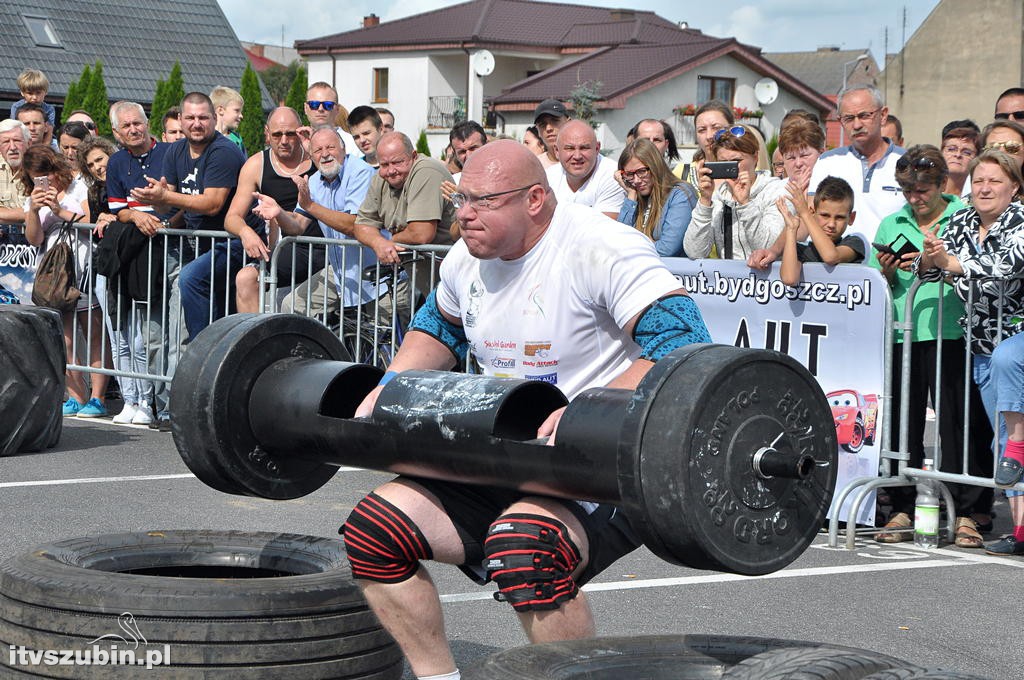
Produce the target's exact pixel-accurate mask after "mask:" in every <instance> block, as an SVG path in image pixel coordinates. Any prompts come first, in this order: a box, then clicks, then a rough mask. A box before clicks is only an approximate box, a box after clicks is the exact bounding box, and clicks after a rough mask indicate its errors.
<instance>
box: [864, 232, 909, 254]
mask: <svg viewBox="0 0 1024 680" xmlns="http://www.w3.org/2000/svg"><path fill="white" fill-rule="evenodd" d="M871 245H872V246H874V247H875V250H877V251H878V252H880V253H886V254H888V255H892V256H893V257H895V258H896V259H900V260H902V259H903V256H904V255H907V254H908V253H914V252H917V247H916V246H915V245H914V244H913V243H911V242H910V239H908V238H907V237H906V236H904V235H903V234H900V235H899V236H897V237H896V238H894V239H893V241H892V243H872V244H871Z"/></svg>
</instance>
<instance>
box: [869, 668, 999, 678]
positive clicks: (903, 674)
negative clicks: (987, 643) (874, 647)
mask: <svg viewBox="0 0 1024 680" xmlns="http://www.w3.org/2000/svg"><path fill="white" fill-rule="evenodd" d="M864 680H989V679H988V678H985V677H982V676H980V675H972V674H971V673H959V672H957V671H943V670H924V671H921V670H910V669H906V668H902V669H897V668H894V669H889V670H887V671H879V672H878V673H872V674H871V675H869V676H867V677H866V678H864Z"/></svg>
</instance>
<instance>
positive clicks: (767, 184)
mask: <svg viewBox="0 0 1024 680" xmlns="http://www.w3.org/2000/svg"><path fill="white" fill-rule="evenodd" d="M759 140H760V138H759V137H758V136H756V135H754V134H752V133H751V132H750V129H749V128H748V127H746V126H745V125H736V126H733V127H731V128H728V129H725V130H719V131H718V132H716V133H715V137H714V140H713V141H712V142H711V147H710V151H709V153H708V156H707V158H708V161H716V162H721V161H726V162H733V163H736V164H737V166H738V171H737V175H736V177H735V179H732V178H729V179H725V180H724V181H723V182H722V183H721V184H720V185H719V186H718V187H717V188H716V187H715V181H714V179H712V177H711V174H712V170H711V168H709V167H708V166H707V161H704V162H701V163H699V164H698V167H697V173H698V176H699V178H700V181H699V184H698V187H697V189H698V193H699V197H700V198H699V200H698V201H697V205H696V206H695V207H694V210H693V218H692V219H691V220H690V226H689V228H688V229H687V230H686V236H685V237H684V239H683V249H684V250H685V251H686V254H687V255H688V256H689V257H694V258H701V257H707V256H708V255H709V254H710V253H711V248H712V247H713V246H714V247H715V248H717V251H718V255H719V257H721V258H723V259H734V260H746V259H747V258H748V257H749V256H750V254H751V253H753V252H754V251H755V250H757V249H759V248H768V247H769V246H771V245H772V244H773V243H775V240H776V239H777V238H778V237H779V234H781V233H782V230H783V228H784V227H785V221H784V220H783V217H782V214H781V213H780V212H779V209H778V207H777V206H776V204H775V202H776V201H777V200H778V199H779V198H781V197H785V196H786V195H787V194H786V182H784V181H783V180H780V179H777V178H775V177H771V176H768V175H764V174H759V173H757V172H756V171H755V167H756V165H757V157H758V153H759V152H760V151H761V146H763V144H761V143H760V141H759Z"/></svg>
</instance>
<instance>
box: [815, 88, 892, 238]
mask: <svg viewBox="0 0 1024 680" xmlns="http://www.w3.org/2000/svg"><path fill="white" fill-rule="evenodd" d="M838 107H839V122H840V123H841V124H842V126H843V130H844V131H845V132H846V136H847V137H849V139H850V142H851V143H850V145H849V146H841V147H839V148H838V149H832V150H831V151H826V152H825V153H823V154H821V156H820V157H819V158H818V162H817V163H815V165H814V171H813V172H812V173H811V182H810V186H809V187H808V192H809V193H811V194H814V190H815V188H816V187H817V186H818V184H819V183H820V182H821V180H823V179H825V178H826V177H828V176H829V175H831V176H833V177H839V178H841V179H844V180H846V182H847V184H849V185H850V186H851V187H853V195H854V205H853V207H854V210H856V211H857V224H856V225H855V226H854V228H853V231H856V232H858V233H861V234H863V235H864V236H865V237H867V239H868V240H869V241H871V240H872V239H873V238H874V236H875V232H876V231H877V230H878V223H879V222H881V221H882V219H883V218H885V217H887V216H889V215H891V214H893V213H894V212H896V211H897V210H899V209H900V208H902V207H903V204H904V203H906V200H905V199H904V197H903V192H902V191H901V190H900V186H899V184H897V183H896V161H897V160H899V158H900V156H902V155H903V153H904V149H903V147H900V146H896V144H895V143H894V142H892V140H889V139H886V138H885V137H883V136H882V126H883V125H884V124H885V121H886V118H887V117H888V114H889V109H888V108H887V107H886V106H885V104H884V103H883V101H882V93H881V92H879V91H878V90H877V89H876V88H874V87H872V86H870V85H856V86H853V87H850V88H848V89H846V90H844V91H843V92H842V93H840V95H839V100H838Z"/></svg>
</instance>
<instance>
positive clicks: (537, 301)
mask: <svg viewBox="0 0 1024 680" xmlns="http://www.w3.org/2000/svg"><path fill="white" fill-rule="evenodd" d="M541 285H543V284H540V283H538V284H537V285H535V286H534V287H533V288H531V289H530V292H529V293H528V294H527V299H528V300H529V301H530V303H531V304H532V305H533V307H526V308H525V309H523V310H522V315H523V316H539V317H541V318H542V319H543V318H545V316H544V297H543V296H542V295H541V294H540V287H541Z"/></svg>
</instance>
